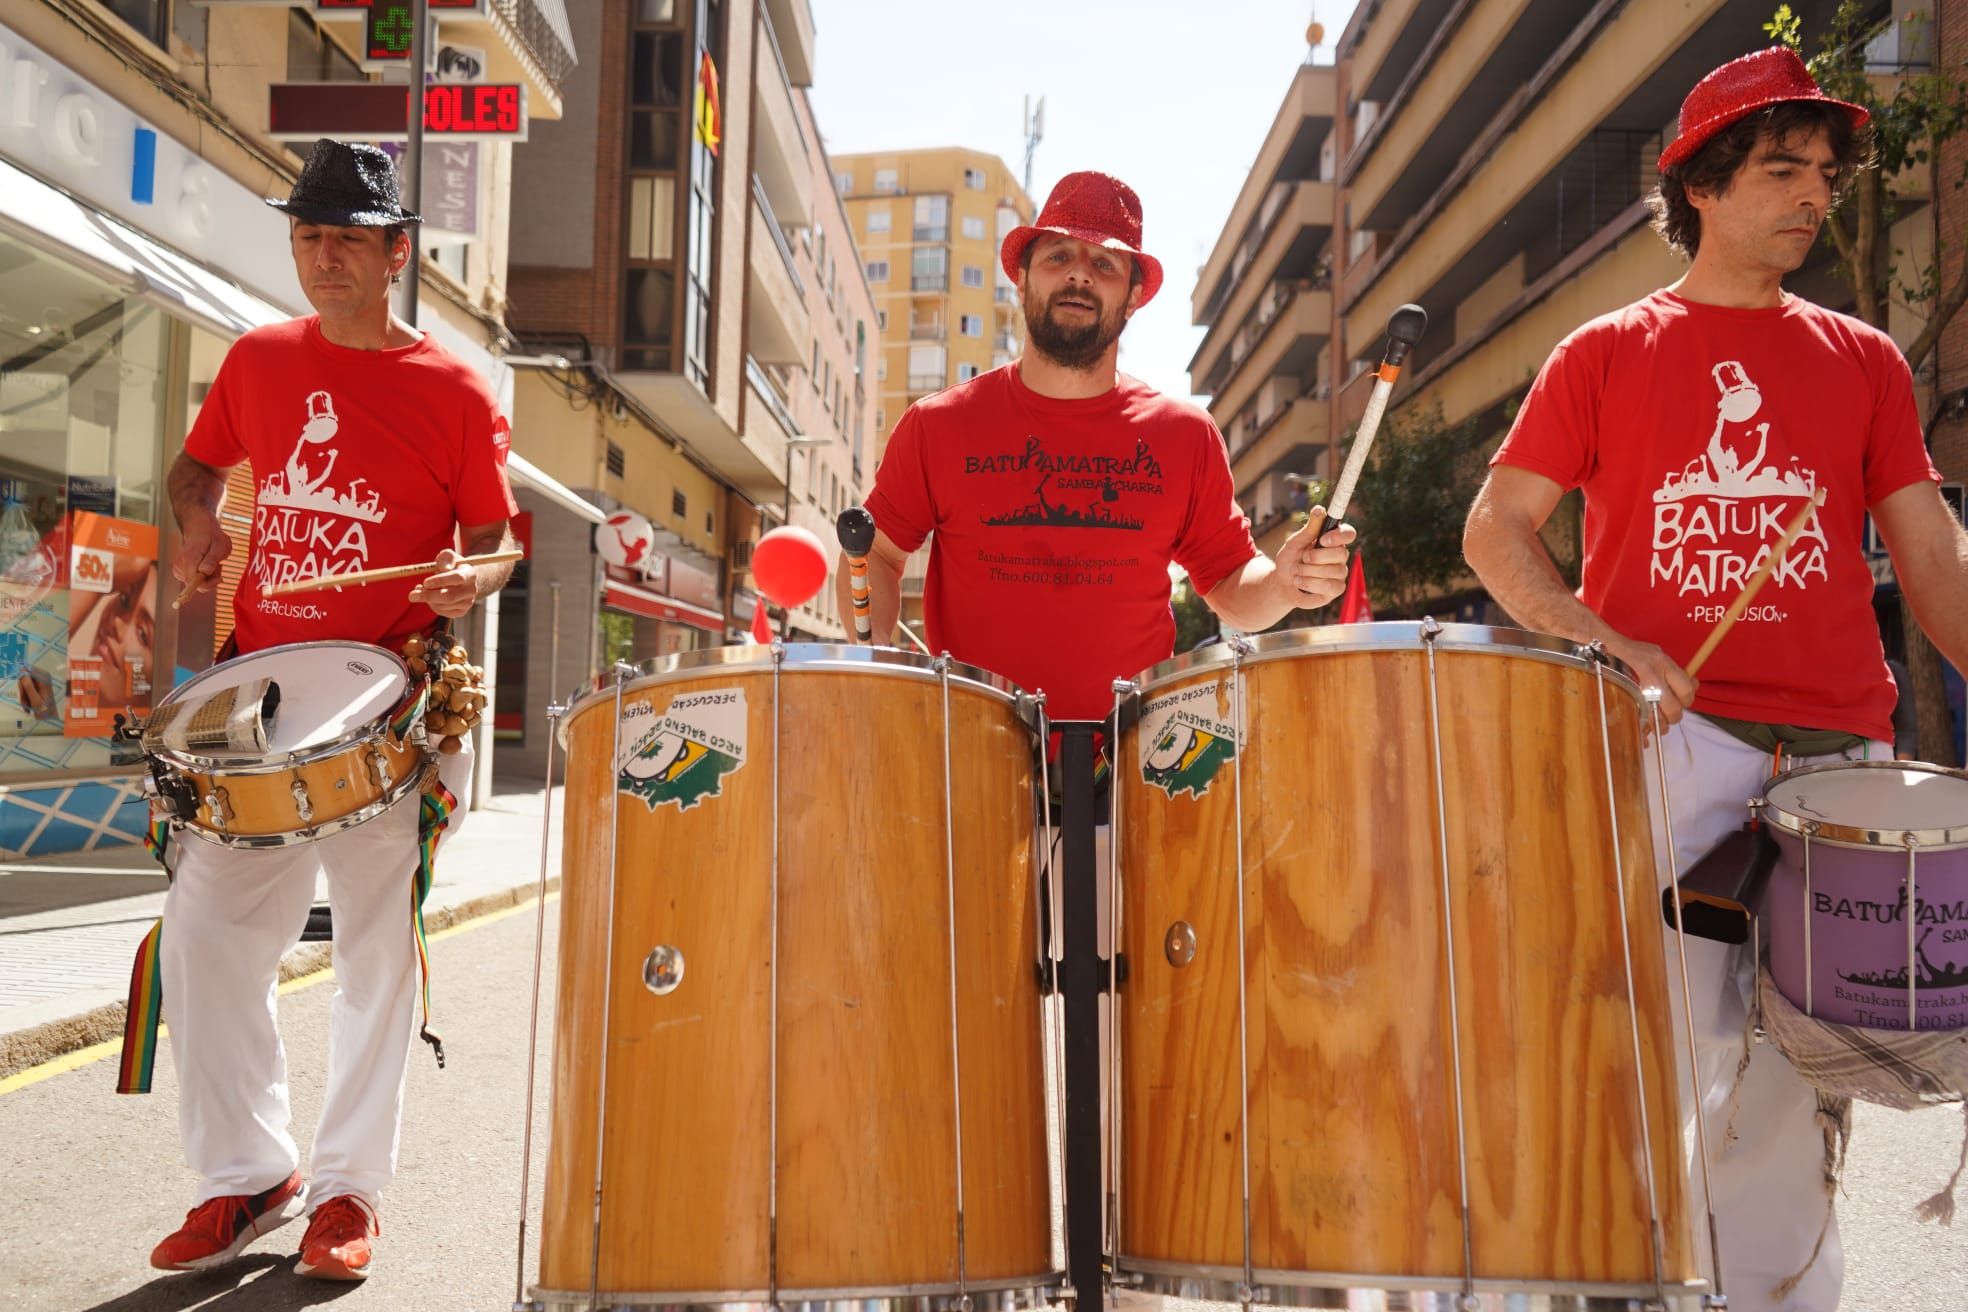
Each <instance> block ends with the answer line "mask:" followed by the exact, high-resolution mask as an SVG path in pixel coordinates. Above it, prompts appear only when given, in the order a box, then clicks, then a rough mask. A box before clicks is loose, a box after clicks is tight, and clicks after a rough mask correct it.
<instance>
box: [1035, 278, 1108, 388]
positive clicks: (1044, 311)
mask: <svg viewBox="0 0 1968 1312" xmlns="http://www.w3.org/2000/svg"><path fill="white" fill-rule="evenodd" d="M1066 295H1067V293H1066V292H1063V291H1061V292H1056V293H1054V294H1053V297H1052V300H1051V301H1049V302H1047V303H1046V304H1044V305H1040V304H1039V303H1038V300H1037V298H1036V297H1034V296H1032V295H1031V294H1029V293H1028V294H1026V295H1025V297H1024V302H1025V344H1026V345H1027V346H1029V347H1031V349H1032V350H1034V351H1036V352H1038V353H1039V354H1040V355H1042V356H1044V357H1045V358H1046V359H1048V360H1050V361H1051V362H1052V363H1054V364H1056V365H1058V366H1059V367H1060V368H1062V369H1091V368H1092V367H1093V366H1094V365H1095V364H1097V363H1098V362H1099V360H1100V358H1101V357H1102V356H1103V355H1105V354H1106V353H1107V348H1108V347H1110V346H1112V345H1113V344H1114V343H1115V341H1116V340H1118V339H1119V338H1120V335H1121V330H1122V329H1123V328H1126V327H1127V324H1128V315H1127V313H1126V311H1125V310H1124V309H1123V307H1121V306H1118V305H1117V306H1115V307H1114V309H1113V310H1112V312H1108V311H1106V310H1104V309H1096V311H1095V313H1094V316H1093V319H1092V320H1091V321H1090V322H1088V323H1086V324H1082V325H1079V326H1077V327H1073V326H1068V325H1066V324H1062V323H1060V322H1059V321H1058V320H1056V319H1054V318H1053V309H1054V307H1055V306H1056V305H1058V303H1059V301H1060V299H1061V298H1062V297H1064V296H1066ZM1073 295H1074V296H1075V299H1080V300H1085V301H1088V302H1090V303H1092V304H1093V305H1095V306H1096V307H1097V306H1099V305H1100V298H1099V297H1097V296H1095V295H1094V294H1093V293H1091V292H1078V293H1074V294H1073Z"/></svg>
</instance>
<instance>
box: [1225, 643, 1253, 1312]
mask: <svg viewBox="0 0 1968 1312" xmlns="http://www.w3.org/2000/svg"><path fill="white" fill-rule="evenodd" d="M1254 650H1256V649H1255V647H1253V646H1252V644H1251V641H1250V639H1248V638H1246V637H1244V636H1242V635H1241V634H1239V635H1237V636H1236V637H1233V638H1232V639H1231V641H1230V653H1231V654H1230V693H1231V698H1230V699H1231V701H1232V702H1233V703H1234V704H1235V705H1236V708H1237V741H1236V743H1235V744H1234V746H1235V748H1236V751H1235V752H1234V753H1233V754H1232V757H1231V759H1232V761H1234V762H1235V768H1234V769H1233V770H1232V771H1231V791H1232V796H1233V798H1234V800H1235V808H1234V809H1235V810H1236V813H1237V1090H1238V1095H1239V1096H1238V1099H1237V1141H1238V1148H1239V1150H1240V1152H1241V1154H1242V1156H1243V1172H1244V1178H1243V1188H1244V1278H1243V1280H1242V1282H1241V1283H1239V1284H1238V1286H1237V1301H1238V1302H1240V1303H1242V1304H1243V1305H1244V1307H1245V1308H1249V1307H1250V1305H1251V1303H1252V1302H1253V1301H1255V1299H1256V1297H1257V1290H1256V1288H1255V1287H1254V1284H1253V1281H1252V1276H1251V1204H1250V1200H1251V1185H1250V1003H1249V999H1248V997H1247V996H1246V994H1247V993H1248V992H1249V979H1248V974H1249V970H1248V966H1247V964H1246V962H1245V953H1246V948H1247V944H1246V942H1245V934H1244V756H1245V741H1246V738H1247V737H1248V731H1247V730H1246V728H1245V726H1244V657H1245V656H1247V655H1249V654H1250V653H1251V652H1252V651H1254Z"/></svg>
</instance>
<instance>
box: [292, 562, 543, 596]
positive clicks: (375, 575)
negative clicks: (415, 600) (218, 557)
mask: <svg viewBox="0 0 1968 1312" xmlns="http://www.w3.org/2000/svg"><path fill="white" fill-rule="evenodd" d="M524 559H526V553H525V552H524V551H489V552H487V553H486V554H484V555H483V556H465V557H463V558H462V559H460V560H459V561H458V564H459V565H498V564H503V563H504V562H506V561H508V560H524ZM441 568H443V567H442V566H440V565H439V564H438V563H437V562H436V561H434V560H427V561H424V562H423V563H422V564H419V565H391V566H389V567H388V568H387V569H359V570H355V571H354V572H352V573H348V574H323V575H322V576H321V577H320V578H315V579H301V580H299V581H297V582H294V583H281V584H278V585H276V586H274V587H271V588H268V589H267V590H266V593H265V595H266V596H269V597H285V596H287V595H289V594H290V593H295V592H318V591H320V590H321V589H322V588H345V587H347V586H349V585H350V584H352V583H381V582H383V581H384V580H386V579H407V578H409V577H410V576H411V575H413V574H434V573H436V572H437V571H438V570H439V569H441ZM452 568H456V566H453V567H452Z"/></svg>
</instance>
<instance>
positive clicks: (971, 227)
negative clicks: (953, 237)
mask: <svg viewBox="0 0 1968 1312" xmlns="http://www.w3.org/2000/svg"><path fill="white" fill-rule="evenodd" d="M963 235H964V236H965V237H968V238H969V239H970V240H972V241H982V240H984V220H983V219H980V218H979V217H977V216H976V215H975V214H966V215H964V220H963Z"/></svg>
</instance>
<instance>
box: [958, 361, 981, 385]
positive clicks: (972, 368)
mask: <svg viewBox="0 0 1968 1312" xmlns="http://www.w3.org/2000/svg"><path fill="white" fill-rule="evenodd" d="M975 377H977V366H976V365H974V364H960V365H958V366H957V381H958V382H960V383H967V382H969V381H970V380H971V379H973V378H975Z"/></svg>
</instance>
